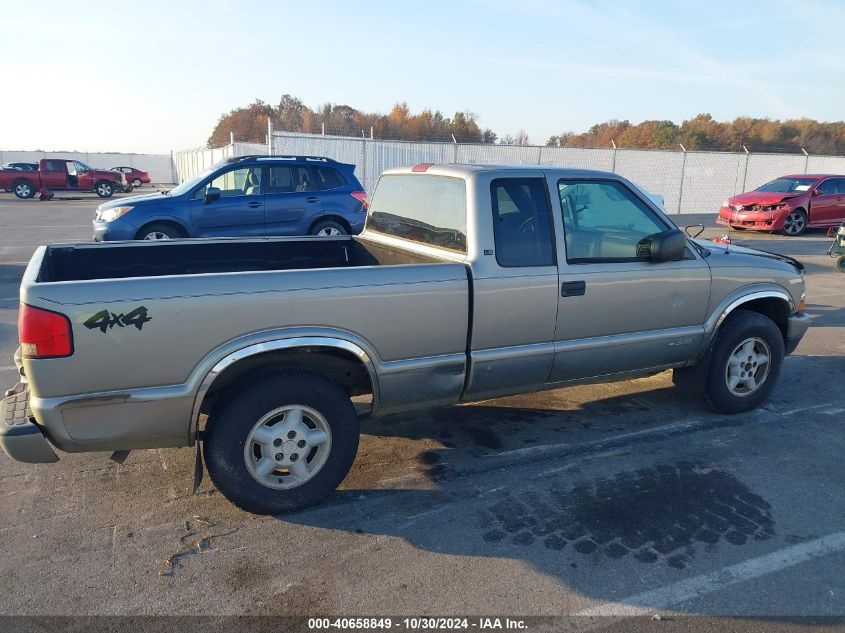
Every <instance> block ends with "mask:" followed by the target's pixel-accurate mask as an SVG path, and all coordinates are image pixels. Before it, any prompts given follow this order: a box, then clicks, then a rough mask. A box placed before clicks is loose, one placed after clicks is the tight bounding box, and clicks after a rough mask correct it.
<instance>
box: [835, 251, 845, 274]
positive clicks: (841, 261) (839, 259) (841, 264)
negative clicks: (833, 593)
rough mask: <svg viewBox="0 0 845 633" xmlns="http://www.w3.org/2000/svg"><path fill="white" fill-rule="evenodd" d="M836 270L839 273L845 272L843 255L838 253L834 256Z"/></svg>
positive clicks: (844, 257) (844, 256)
mask: <svg viewBox="0 0 845 633" xmlns="http://www.w3.org/2000/svg"><path fill="white" fill-rule="evenodd" d="M836 270H837V271H839V272H840V273H845V255H840V256H839V257H837V258H836Z"/></svg>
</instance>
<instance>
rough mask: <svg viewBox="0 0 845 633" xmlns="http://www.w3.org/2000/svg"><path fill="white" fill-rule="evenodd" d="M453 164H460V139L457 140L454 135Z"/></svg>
mask: <svg viewBox="0 0 845 633" xmlns="http://www.w3.org/2000/svg"><path fill="white" fill-rule="evenodd" d="M452 162H453V163H457V162H458V139H456V138H455V135H454V134H452Z"/></svg>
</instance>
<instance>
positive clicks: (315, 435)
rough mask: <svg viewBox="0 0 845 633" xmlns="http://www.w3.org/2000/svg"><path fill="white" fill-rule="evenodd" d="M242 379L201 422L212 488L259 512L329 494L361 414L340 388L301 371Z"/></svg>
mask: <svg viewBox="0 0 845 633" xmlns="http://www.w3.org/2000/svg"><path fill="white" fill-rule="evenodd" d="M242 384H243V386H242V388H240V389H237V388H236V389H235V390H232V391H231V392H230V393H231V394H232V395H231V396H230V397H227V398H226V400H225V401H224V402H223V403H221V405H220V406H218V407H217V408H215V410H214V411H213V412H212V414H211V415H210V416H209V419H208V424H207V425H206V429H205V434H204V439H203V455H204V456H205V462H206V466H207V467H208V473H209V475H210V476H211V480H212V481H213V482H214V485H215V486H217V488H218V489H219V490H220V492H222V493H223V495H224V496H225V497H226V498H227V499H228V500H229V501H231V502H232V503H234V504H235V505H236V506H238V507H239V508H241V509H243V510H246V511H247V512H254V513H256V514H278V513H281V512H286V511H291V510H298V509H300V508H304V507H307V506H310V505H313V504H315V503H317V502H318V501H320V500H321V499H323V498H324V497H326V496H327V495H329V494H331V492H332V491H333V490H334V489H335V488H336V487H337V486H338V485H339V484H340V483H341V482H342V481H343V479H344V478H345V477H346V474H347V473H348V472H349V469H350V468H351V467H352V462H353V461H354V460H355V454H356V453H357V451H358V436H359V426H358V416H357V415H356V413H355V408H354V406H353V405H352V402H351V401H350V400H349V398H348V397H347V395H346V393H345V392H344V391H343V389H341V388H340V387H339V386H338V385H337V384H335V383H334V382H332V381H330V380H329V379H327V378H325V377H323V376H319V375H317V374H312V373H310V372H307V371H301V370H291V371H284V372H278V373H271V374H269V375H265V376H263V377H262V378H260V379H258V380H253V381H249V382H246V383H242Z"/></svg>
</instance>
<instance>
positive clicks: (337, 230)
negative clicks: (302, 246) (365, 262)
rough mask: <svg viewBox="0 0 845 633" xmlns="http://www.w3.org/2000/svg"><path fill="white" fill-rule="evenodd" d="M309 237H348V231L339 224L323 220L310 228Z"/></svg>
mask: <svg viewBox="0 0 845 633" xmlns="http://www.w3.org/2000/svg"><path fill="white" fill-rule="evenodd" d="M311 235H319V236H320V237H334V236H336V235H349V231H347V230H346V227H345V226H343V225H342V224H341V223H340V222H335V221H334V220H323V221H322V222H317V224H315V225H314V226H312V227H311Z"/></svg>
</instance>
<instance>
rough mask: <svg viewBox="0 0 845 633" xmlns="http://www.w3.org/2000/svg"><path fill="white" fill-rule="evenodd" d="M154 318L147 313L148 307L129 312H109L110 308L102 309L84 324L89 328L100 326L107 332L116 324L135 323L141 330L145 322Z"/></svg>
mask: <svg viewBox="0 0 845 633" xmlns="http://www.w3.org/2000/svg"><path fill="white" fill-rule="evenodd" d="M152 320H153V318H152V317H151V316H149V315H148V313H147V308H145V307H144V306H140V307H138V308H135V309H134V310H132V312H129V313H128V314H115V313H114V312H109V311H108V310H100V311H99V312H98V313H97V314H95V315H93V316H92V317H90V318H89V319H88V320H87V321H85V323H84V325H85V327H87V328H88V329H89V330H93V329H97V328H98V329H99V330H100V331H101V332H103V333H104V334H105V333H106V332H108V331H109V330H110V329H112V328H113V327H114V326H115V325H116V326H118V327H128V326H130V325H134V326H135V327H136V328H138V329H139V330H140V329H141V328H142V327H143V326H144V323H147V322H148V321H152Z"/></svg>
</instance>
